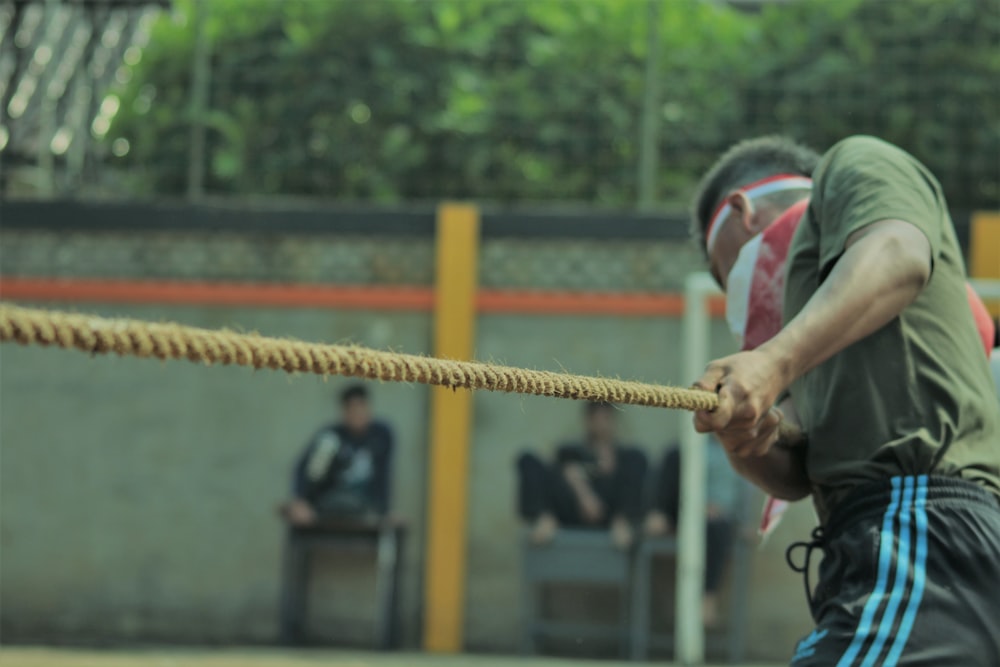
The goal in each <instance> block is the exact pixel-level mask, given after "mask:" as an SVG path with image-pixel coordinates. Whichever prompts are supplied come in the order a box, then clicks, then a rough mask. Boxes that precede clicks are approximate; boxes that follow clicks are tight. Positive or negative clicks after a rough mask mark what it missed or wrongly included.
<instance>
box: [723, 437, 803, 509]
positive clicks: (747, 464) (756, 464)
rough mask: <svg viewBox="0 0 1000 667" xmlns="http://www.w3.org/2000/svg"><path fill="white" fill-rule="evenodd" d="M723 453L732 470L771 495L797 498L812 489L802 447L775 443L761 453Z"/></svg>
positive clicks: (785, 498) (788, 498) (786, 498)
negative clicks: (742, 454)
mask: <svg viewBox="0 0 1000 667" xmlns="http://www.w3.org/2000/svg"><path fill="white" fill-rule="evenodd" d="M727 454H728V456H729V463H730V464H731V465H732V466H733V470H735V471H736V472H737V473H739V475H740V476H741V477H744V478H746V479H748V480H750V482H752V483H753V484H754V485H755V486H757V487H759V488H761V489H763V491H764V492H765V493H768V494H770V495H772V496H774V497H775V498H780V499H781V500H801V499H803V498H805V497H807V496H808V495H809V494H811V493H812V487H811V486H810V485H809V477H808V475H806V449H805V447H783V446H780V445H778V446H774V447H771V448H770V449H769V450H767V453H766V454H764V455H763V456H739V455H736V454H732V453H730V452H728V451H727Z"/></svg>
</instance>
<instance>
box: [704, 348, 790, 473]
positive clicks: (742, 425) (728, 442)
mask: <svg viewBox="0 0 1000 667" xmlns="http://www.w3.org/2000/svg"><path fill="white" fill-rule="evenodd" d="M695 386H696V387H699V388H701V389H705V390H706V391H714V392H717V393H718V395H719V407H718V408H716V409H715V410H712V411H706V410H702V411H699V412H696V413H695V418H694V423H695V429H696V430H697V431H698V432H699V433H715V434H716V436H717V437H718V439H719V442H721V443H722V445H723V446H724V447H725V448H726V450H727V451H729V452H730V453H731V454H735V455H737V456H763V455H764V454H766V453H767V451H768V450H769V449H770V448H771V446H772V445H774V444H775V443H776V442H777V441H778V425H779V424H780V423H781V413H780V412H779V411H777V410H775V409H773V407H772V406H773V405H774V403H775V401H776V400H777V398H778V394H780V393H781V391H782V390H783V389H784V388H785V386H786V381H785V379H784V375H783V373H782V368H781V363H780V362H779V361H778V359H777V358H776V357H774V356H772V355H771V354H769V353H767V352H765V351H762V350H753V351H749V352H740V353H738V354H734V355H730V356H728V357H723V358H722V359H718V360H716V361H713V362H712V363H710V364H709V365H708V367H707V368H706V369H705V373H704V375H702V376H701V378H700V379H699V380H698V381H697V382H696V383H695Z"/></svg>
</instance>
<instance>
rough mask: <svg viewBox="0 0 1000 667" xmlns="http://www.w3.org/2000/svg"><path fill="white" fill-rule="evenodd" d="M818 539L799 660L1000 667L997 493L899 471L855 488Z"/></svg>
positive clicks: (804, 665)
mask: <svg viewBox="0 0 1000 667" xmlns="http://www.w3.org/2000/svg"><path fill="white" fill-rule="evenodd" d="M814 538H815V539H814V541H813V542H812V543H811V544H809V545H805V546H807V547H810V548H811V547H814V546H815V547H820V548H822V550H823V562H822V563H821V564H820V568H819V579H820V580H819V583H818V585H817V586H816V591H815V594H814V595H813V596H812V599H811V600H810V605H811V609H812V614H813V619H814V620H815V621H816V629H815V630H814V631H813V632H812V633H810V634H809V635H808V636H807V637H805V638H803V639H802V640H801V641H800V642H799V643H798V645H797V647H796V650H795V655H794V656H793V657H792V662H791V664H792V665H793V666H794V667H814V666H815V667H819V666H822V667H848V666H853V665H857V666H862V667H868V666H872V667H874V666H875V665H878V666H883V665H886V666H888V665H906V666H913V665H922V666H924V665H925V666H927V667H948V666H952V665H954V666H955V667H997V666H1000V501H998V500H997V497H996V496H994V495H993V494H991V493H989V492H988V491H986V490H984V489H983V488H982V487H980V486H978V485H976V484H972V483H970V482H965V481H962V480H958V479H955V478H949V477H937V476H927V475H921V476H917V477H912V476H911V477H893V478H892V479H891V480H886V482H885V483H884V484H880V485H874V486H867V487H863V488H859V489H857V490H856V491H855V492H853V493H852V494H851V495H850V496H849V497H848V498H847V499H846V500H845V501H844V502H843V503H841V504H840V505H839V506H838V507H837V508H836V509H835V511H834V513H833V515H832V516H831V517H830V520H829V521H828V522H827V524H826V526H824V528H823V529H819V530H818V531H817V533H816V534H815V535H814ZM796 546H802V545H792V547H790V548H789V560H790V562H791V561H792V560H793V558H792V556H793V555H794V549H795V548H796ZM806 560H808V558H807V559H806ZM793 567H794V565H793ZM806 588H807V591H808V579H807V583H806Z"/></svg>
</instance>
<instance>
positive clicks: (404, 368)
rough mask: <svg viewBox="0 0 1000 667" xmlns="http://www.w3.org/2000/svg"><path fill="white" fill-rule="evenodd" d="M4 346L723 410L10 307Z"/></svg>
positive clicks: (460, 366)
mask: <svg viewBox="0 0 1000 667" xmlns="http://www.w3.org/2000/svg"><path fill="white" fill-rule="evenodd" d="M0 341H4V342H7V341H16V342H18V343H21V344H23V345H31V344H36V345H55V346H59V347H64V348H76V349H78V350H82V351H84V352H90V353H92V354H108V353H111V352H113V353H115V354H118V355H122V356H126V355H132V356H136V357H155V358H157V359H188V360H190V361H200V362H204V363H206V364H237V365H240V366H252V367H253V368H270V369H274V370H283V371H286V372H289V373H297V372H299V373H316V374H319V375H346V376H352V377H363V378H370V379H373V380H384V381H389V382H419V383H422V384H431V385H438V386H441V387H451V388H453V389H458V388H463V389H488V390H490V391H505V392H511V393H519V394H533V395H536V396H554V397H558V398H573V399H581V400H588V401H608V402H610V403H624V404H631V405H647V406H654V407H661V408H678V409H684V410H711V409H714V408H715V407H716V406H717V404H718V403H717V398H716V395H715V394H714V393H712V392H707V391H702V390H699V389H681V388H678V387H667V386H657V385H650V384H643V383H639V382H626V381H622V380H614V379H610V378H597V377H585V376H580V375H569V374H566V373H551V372H548V371H535V370H528V369H524V368H512V367H508V366H497V365H494V364H484V363H479V362H466V361H448V360H445V359H434V358H431V357H421V356H416V355H412V354H398V353H396V352H382V351H378V350H371V349H367V348H364V347H357V346H353V345H323V344H316V343H304V342H300V341H295V340H285V339H280V338H267V337H265V336H260V335H256V334H244V333H237V332H234V331H227V330H221V331H214V330H210V329H198V328H194V327H188V326H183V325H180V324H172V323H164V324H157V323H154V322H143V321H139V320H126V319H107V318H102V317H92V316H89V315H77V314H69V313H59V312H53V311H45V310H35V309H30V308H21V307H18V306H12V305H9V304H0Z"/></svg>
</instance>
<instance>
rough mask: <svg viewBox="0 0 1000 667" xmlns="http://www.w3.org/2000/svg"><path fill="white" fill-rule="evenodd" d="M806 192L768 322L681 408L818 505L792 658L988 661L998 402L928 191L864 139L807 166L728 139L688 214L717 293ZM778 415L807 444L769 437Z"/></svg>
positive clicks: (793, 152)
mask: <svg viewBox="0 0 1000 667" xmlns="http://www.w3.org/2000/svg"><path fill="white" fill-rule="evenodd" d="M805 199H809V202H808V204H807V205H806V208H805V211H804V213H803V215H802V219H801V222H800V223H799V224H798V228H797V229H796V230H794V234H792V235H791V236H790V237H789V239H788V246H787V257H785V256H782V257H780V260H781V261H780V264H782V266H783V268H782V272H781V276H782V277H783V279H784V285H783V288H782V289H781V292H780V296H781V301H782V316H781V324H782V327H783V328H781V329H780V331H779V332H777V333H776V335H773V337H767V336H765V337H764V338H765V340H763V341H761V340H757V341H755V342H754V344H757V343H759V345H758V346H757V347H755V348H754V349H749V350H745V351H743V352H740V353H738V354H734V355H731V356H728V357H725V358H723V359H719V360H717V361H714V362H712V363H711V364H709V366H708V368H707V370H706V371H705V374H704V375H703V377H702V378H701V379H700V380H699V381H698V383H697V386H700V387H702V388H704V389H707V390H712V391H716V392H717V393H718V395H719V406H718V408H717V409H716V410H714V411H700V412H698V413H697V414H696V416H695V425H696V428H697V429H698V430H699V431H702V432H715V433H716V435H717V437H718V438H719V440H720V441H721V442H722V443H723V445H724V446H725V447H726V449H727V451H728V452H729V455H730V461H731V463H732V465H733V466H734V468H735V469H736V470H737V471H738V472H740V473H741V474H742V475H744V476H745V477H747V478H748V479H750V480H751V481H753V482H754V483H756V484H757V485H758V486H760V487H761V488H762V489H764V490H765V491H767V492H768V493H770V494H771V495H773V496H775V497H778V498H782V499H786V500H798V499H801V498H805V497H807V496H810V495H811V496H812V498H813V503H814V505H815V507H816V510H817V513H818V514H819V517H820V524H821V525H820V528H818V529H817V531H815V532H814V536H813V537H814V539H813V540H812V541H811V542H809V543H802V544H801V546H804V547H805V548H806V559H805V563H804V565H796V564H793V567H795V568H796V569H799V570H800V571H804V572H806V575H807V577H806V590H807V596H808V597H809V602H810V607H811V610H812V614H813V618H814V620H815V622H816V629H815V630H814V631H813V632H812V633H811V634H810V635H808V636H807V637H806V638H804V639H803V640H802V641H801V642H799V644H798V646H797V648H796V651H795V654H794V656H793V657H792V664H793V665H795V667H800V666H813V665H815V666H822V667H829V666H831V665H837V666H838V667H848V666H850V665H863V666H866V667H867V666H870V665H871V666H873V665H918V664H919V665H926V664H934V665H936V666H945V665H954V666H956V667H958V666H967V665H968V666H971V665H980V666H983V667H986V666H987V665H1000V632H998V631H997V625H996V624H997V619H998V618H1000V594H998V591H1000V402H998V400H997V395H996V391H995V389H994V387H993V381H992V378H991V377H990V372H989V369H988V366H987V364H986V362H985V359H984V357H983V343H982V340H981V339H980V335H979V333H978V332H977V328H976V324H975V322H974V318H973V309H972V308H970V301H969V299H968V297H967V292H966V285H965V268H964V262H963V259H962V254H961V250H960V248H959V245H958V241H957V238H956V235H955V230H954V228H953V225H952V222H951V219H950V218H949V215H948V207H947V204H946V202H945V199H944V195H943V194H942V192H941V187H940V185H939V184H938V183H937V180H936V179H935V178H934V176H933V175H932V174H931V173H930V172H929V171H928V170H927V169H926V168H925V167H924V166H923V165H922V164H920V163H919V162H918V161H917V160H916V159H915V158H913V157H912V156H910V155H908V154H907V153H905V152H904V151H902V150H900V149H899V148H896V147H894V146H891V145H889V144H887V143H885V142H882V141H880V140H877V139H874V138H871V137H852V138H849V139H846V140H844V141H842V142H840V143H839V144H837V145H836V146H834V147H833V148H832V149H831V150H830V151H829V152H827V153H826V154H825V155H824V156H823V157H822V158H820V156H818V155H817V154H815V153H814V152H813V151H811V150H809V149H807V148H805V147H803V146H800V145H798V144H795V143H794V142H792V141H790V140H787V139H783V138H777V137H768V138H763V139H757V140H751V141H747V142H744V143H742V144H738V145H737V146H735V147H734V148H732V149H731V150H730V151H729V152H728V153H726V154H725V155H724V156H723V157H722V158H721V159H720V160H719V162H718V163H717V164H716V165H715V167H713V169H712V170H711V171H710V172H709V173H708V174H707V175H706V176H705V178H704V179H703V181H702V185H701V189H700V192H699V194H698V195H697V198H696V201H695V207H694V208H695V211H694V222H695V233H696V235H697V237H698V238H699V239H701V240H702V244H703V247H704V248H705V252H706V255H707V257H708V261H709V265H710V268H711V271H712V273H713V275H714V276H715V277H716V280H717V281H718V282H719V284H720V285H721V286H722V287H723V289H726V290H727V292H729V290H730V287H732V288H734V291H736V283H737V282H738V280H735V279H734V274H733V268H734V266H735V265H737V264H739V263H740V262H739V258H740V257H742V256H743V255H744V252H743V251H744V249H748V247H749V249H748V251H751V252H752V251H753V250H752V249H753V246H751V245H750V244H751V242H753V240H754V239H760V238H761V237H760V236H759V235H760V234H761V233H762V232H765V231H766V230H768V229H769V228H770V227H771V225H772V224H774V223H775V222H776V221H777V220H778V219H779V218H780V217H781V216H782V214H783V213H784V212H785V211H786V210H787V209H788V208H789V207H791V206H793V205H795V204H797V203H800V202H802V201H803V200H805ZM757 243H760V241H757ZM730 296H732V295H730ZM737 298H738V297H737ZM751 298H752V297H751ZM751 308H753V305H752V304H751ZM737 319H739V318H737ZM747 333H748V334H752V332H750V331H748V332H747ZM783 415H784V416H785V417H787V418H789V419H791V420H792V421H794V422H797V423H799V424H801V427H802V429H803V430H804V431H805V433H806V434H807V436H808V444H807V445H805V446H795V445H793V444H791V443H788V442H786V441H784V440H783V438H782V435H781V433H780V432H779V431H778V427H777V426H778V423H779V420H780V419H781V417H782V416H783ZM794 546H795V545H793V547H794ZM816 547H820V548H822V550H823V553H824V559H823V563H822V565H821V567H820V581H819V584H818V585H817V587H816V589H815V591H812V590H810V588H809V581H808V565H809V563H808V560H809V559H808V554H809V553H811V551H812V549H813V548H816ZM792 555H794V554H793V553H792V549H790V550H789V556H790V559H789V560H790V562H792V560H793V559H792V558H791V556H792Z"/></svg>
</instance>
